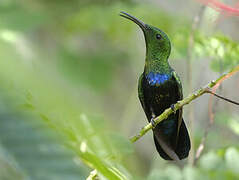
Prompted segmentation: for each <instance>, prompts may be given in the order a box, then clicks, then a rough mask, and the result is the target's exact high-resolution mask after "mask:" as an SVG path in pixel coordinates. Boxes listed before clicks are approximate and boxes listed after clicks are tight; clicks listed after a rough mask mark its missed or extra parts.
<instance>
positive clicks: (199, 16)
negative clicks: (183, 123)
mask: <svg viewBox="0 0 239 180" xmlns="http://www.w3.org/2000/svg"><path fill="white" fill-rule="evenodd" d="M205 9H206V6H205V5H202V6H201V7H200V9H199V12H198V13H197V14H196V15H195V16H194V18H193V22H192V27H191V32H190V35H189V39H188V48H187V82H188V92H192V91H193V67H192V60H193V52H194V51H193V49H194V41H195V31H196V30H197V29H198V27H199V26H200V24H201V21H202V16H203V14H204V12H205ZM188 122H189V131H190V134H191V136H192V137H193V136H194V133H193V132H194V106H193V105H192V104H191V105H190V106H189V108H188ZM193 160H194V138H192V140H191V153H190V154H189V163H190V164H193Z"/></svg>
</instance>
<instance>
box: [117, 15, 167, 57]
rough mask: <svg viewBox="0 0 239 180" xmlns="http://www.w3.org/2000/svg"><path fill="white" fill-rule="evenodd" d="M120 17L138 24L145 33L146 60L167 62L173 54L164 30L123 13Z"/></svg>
mask: <svg viewBox="0 0 239 180" xmlns="http://www.w3.org/2000/svg"><path fill="white" fill-rule="evenodd" d="M120 16H122V17H124V18H126V19H129V20H131V21H133V22H134V23H136V24H137V25H138V26H139V27H140V28H141V29H142V31H143V33H144V37H145V42H146V58H147V59H151V60H156V59H158V60H161V59H162V60H167V59H168V57H169V55H170V52H171V44H170V40H169V38H168V36H167V34H166V33H164V32H163V31H162V30H160V29H158V28H156V27H154V26H151V25H148V24H145V23H144V22H142V21H140V20H139V19H137V18H136V17H134V16H132V15H130V14H128V13H126V12H121V13H120Z"/></svg>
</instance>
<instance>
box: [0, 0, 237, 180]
mask: <svg viewBox="0 0 239 180" xmlns="http://www.w3.org/2000/svg"><path fill="white" fill-rule="evenodd" d="M122 10H124V11H126V12H130V13H132V14H134V15H135V16H137V17H139V18H142V19H143V20H144V21H145V22H147V23H149V24H153V25H155V26H157V27H160V28H161V29H163V30H164V31H166V32H167V33H168V34H169V36H170V39H171V40H172V46H173V48H172V55H171V59H172V63H173V62H174V60H175V59H180V60H181V62H184V61H183V59H186V56H187V48H188V45H187V42H188V38H189V37H188V36H189V33H190V27H191V24H190V21H189V20H190V19H189V18H187V17H185V16H178V15H175V14H172V13H169V12H167V11H166V10H163V9H162V8H160V7H159V6H158V4H157V3H155V2H153V1H152V2H150V3H148V2H147V3H146V2H135V1H130V0H121V1H118V0H115V1H109V0H99V1H94V0H91V1H81V0H68V1H66V0H60V1H59V0H51V1H47V0H39V1H31V0H21V1H17V0H3V1H0V179H9V180H10V179H51V180H52V179H85V178H86V177H87V176H88V175H89V173H90V171H91V170H92V169H97V172H98V175H99V176H100V178H101V179H105V178H108V179H149V180H151V179H237V178H238V172H237V171H236V170H237V169H238V165H239V164H238V163H239V159H238V158H239V157H238V156H239V152H238V148H237V145H238V144H236V140H235V138H234V139H233V138H231V139H230V140H228V139H227V137H224V138H225V139H223V138H222V143H221V144H217V145H215V143H216V142H215V136H218V134H215V133H218V132H213V133H212V135H211V136H209V143H208V144H207V147H208V149H209V148H210V149H212V150H210V151H209V152H207V151H208V149H206V153H205V154H204V155H203V156H202V157H201V158H200V160H199V162H198V165H197V166H196V167H191V166H188V165H187V166H185V168H184V169H182V170H181V169H179V168H178V167H176V166H174V165H173V163H166V162H163V161H162V160H158V161H157V158H154V159H156V160H155V162H154V161H150V160H149V159H148V158H147V157H142V156H143V155H142V154H144V151H145V150H144V148H143V147H142V148H135V147H134V146H133V145H132V144H131V143H130V142H129V140H128V136H129V133H128V132H129V131H131V129H134V126H135V124H136V123H138V122H139V119H138V118H139V117H137V116H136V115H132V114H133V112H135V114H137V113H138V111H136V110H135V106H136V104H135V103H134V102H135V101H132V102H133V103H131V98H129V97H130V96H131V93H132V94H133V95H132V97H134V98H133V99H136V95H135V94H136V86H137V84H136V83H137V80H136V78H137V77H138V75H139V73H140V72H141V71H142V69H143V59H144V58H143V57H144V51H145V49H144V46H143V36H142V32H140V30H138V27H136V26H135V25H134V24H132V23H129V22H126V21H125V20H123V19H122V18H120V17H119V16H118V13H119V12H120V11H122ZM149 12H150V13H149ZM138 33H140V34H138ZM137 37H139V39H136V38H137ZM195 37H196V39H195V48H194V49H193V50H194V51H195V57H194V58H195V59H196V58H199V57H200V58H201V57H210V59H211V60H210V62H211V67H212V70H214V71H217V72H221V69H220V68H221V67H222V66H223V71H225V70H228V69H230V68H231V67H233V66H235V65H236V64H238V54H239V53H238V51H239V48H238V43H237V42H235V41H233V40H232V39H230V38H229V37H227V36H225V35H224V34H222V33H215V34H213V35H210V36H207V35H205V34H204V33H202V32H201V31H198V32H197V33H196V36H195ZM139 42H140V43H141V44H142V45H141V46H140V45H139V44H140V43H139ZM134 95H135V96H134ZM129 99H130V100H129ZM131 104H133V107H131ZM125 107H127V108H128V107H129V109H130V110H128V111H126V115H125V114H124V111H125V109H124V108H125ZM129 111H130V112H129ZM130 113H132V114H130ZM128 114H130V115H128ZM131 116H132V117H134V116H135V117H134V119H135V120H136V121H133V120H132V122H131V123H130V121H131V119H126V121H127V122H126V121H125V122H121V121H120V120H121V119H123V117H131ZM140 118H142V117H140ZM142 119H143V118H142ZM216 120H217V121H218V124H219V125H221V126H225V128H228V129H229V130H230V132H232V133H234V136H235V137H236V138H238V135H239V134H238V131H239V126H238V117H237V115H232V113H225V112H223V113H221V114H218V116H217V117H216ZM121 126H123V127H121ZM126 131H127V133H126ZM135 131H136V130H135ZM135 131H134V132H135ZM197 138H201V135H200V136H199V137H197ZM225 142H226V143H225ZM223 143H225V144H224V145H223ZM237 143H238V142H237ZM214 145H215V146H214ZM147 150H148V149H147ZM148 151H151V150H148ZM150 156H151V157H154V155H153V154H152V153H151V152H150ZM156 157H158V155H156ZM145 168H147V169H146V170H145Z"/></svg>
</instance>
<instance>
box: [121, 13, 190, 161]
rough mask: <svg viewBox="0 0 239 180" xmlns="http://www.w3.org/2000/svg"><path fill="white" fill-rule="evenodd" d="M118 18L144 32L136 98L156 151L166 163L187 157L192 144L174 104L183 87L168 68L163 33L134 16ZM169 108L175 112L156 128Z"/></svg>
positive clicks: (180, 110)
mask: <svg viewBox="0 0 239 180" xmlns="http://www.w3.org/2000/svg"><path fill="white" fill-rule="evenodd" d="M120 16H122V17H124V18H126V19H129V20H131V21H133V22H134V23H136V24H137V25H138V26H139V27H140V28H141V30H142V31H143V34H144V38H145V43H146V58H145V65H144V71H143V73H142V74H141V76H140V77H139V80H138V97H139V100H140V103H141V105H142V107H143V109H144V112H145V114H146V117H147V119H148V121H149V122H150V123H152V125H153V137H154V143H155V146H156V150H157V151H158V153H159V155H160V156H161V157H162V158H163V159H165V160H181V159H184V158H186V157H188V154H189V151H190V148H191V143H190V138H189V135H188V131H187V128H186V125H185V123H184V120H183V117H182V112H183V110H182V109H179V110H177V111H175V110H174V104H175V103H177V101H179V100H182V99H183V91H182V84H181V81H180V78H179V76H178V75H177V73H176V71H175V70H174V69H173V68H172V67H171V66H170V65H169V62H168V58H169V55H170V52H171V43H170V40H169V37H168V36H167V34H166V33H165V32H163V31H162V30H160V29H159V28H156V27H154V26H152V25H148V24H145V23H144V22H142V21H141V20H139V19H137V18H136V17H134V16H132V15H130V14H128V13H126V12H121V13H120ZM169 107H171V108H172V110H173V111H174V113H172V114H171V115H169V116H168V118H167V119H165V120H163V121H162V122H160V123H158V124H157V125H155V122H154V118H155V117H157V116H159V115H160V114H161V113H163V112H164V110H165V109H167V108H169Z"/></svg>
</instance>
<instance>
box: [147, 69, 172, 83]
mask: <svg viewBox="0 0 239 180" xmlns="http://www.w3.org/2000/svg"><path fill="white" fill-rule="evenodd" d="M146 79H147V81H148V82H149V84H150V85H152V86H153V85H160V84H162V83H164V82H165V81H168V80H169V79H170V75H169V74H161V73H153V72H150V73H149V74H147V76H146Z"/></svg>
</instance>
